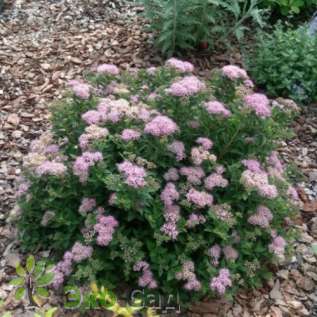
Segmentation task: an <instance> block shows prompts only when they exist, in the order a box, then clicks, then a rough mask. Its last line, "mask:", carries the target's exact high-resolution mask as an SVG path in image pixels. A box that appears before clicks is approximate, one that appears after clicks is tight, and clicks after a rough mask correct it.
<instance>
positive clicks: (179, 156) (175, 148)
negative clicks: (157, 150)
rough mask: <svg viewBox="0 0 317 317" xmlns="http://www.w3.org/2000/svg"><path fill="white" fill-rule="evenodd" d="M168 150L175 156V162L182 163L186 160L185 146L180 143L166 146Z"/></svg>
mask: <svg viewBox="0 0 317 317" xmlns="http://www.w3.org/2000/svg"><path fill="white" fill-rule="evenodd" d="M167 148H168V150H169V151H171V152H172V153H174V154H175V155H176V161H182V160H183V159H184V158H186V153H185V145H184V143H183V142H181V141H174V142H173V143H171V144H170V145H168V147H167Z"/></svg>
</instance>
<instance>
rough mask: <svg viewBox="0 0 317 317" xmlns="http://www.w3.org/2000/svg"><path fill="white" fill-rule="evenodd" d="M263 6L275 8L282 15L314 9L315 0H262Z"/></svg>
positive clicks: (316, 2) (316, 0) (316, 3)
mask: <svg viewBox="0 0 317 317" xmlns="http://www.w3.org/2000/svg"><path fill="white" fill-rule="evenodd" d="M262 4H263V6H264V7H266V6H268V7H270V8H271V9H273V10H275V9H277V10H278V11H279V12H280V13H281V14H283V15H289V14H299V13H300V12H303V11H305V10H311V9H313V10H314V9H315V8H316V5H317V0H264V1H263V3H262Z"/></svg>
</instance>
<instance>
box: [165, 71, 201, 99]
mask: <svg viewBox="0 0 317 317" xmlns="http://www.w3.org/2000/svg"><path fill="white" fill-rule="evenodd" d="M203 89H205V84H204V83H203V82H201V81H200V80H199V79H198V78H197V77H195V76H186V77H184V78H183V79H180V80H179V81H176V82H175V83H173V84H172V85H171V87H170V88H168V89H167V93H169V94H170V95H172V96H176V97H187V96H193V95H195V94H197V93H198V92H200V91H201V90H203Z"/></svg>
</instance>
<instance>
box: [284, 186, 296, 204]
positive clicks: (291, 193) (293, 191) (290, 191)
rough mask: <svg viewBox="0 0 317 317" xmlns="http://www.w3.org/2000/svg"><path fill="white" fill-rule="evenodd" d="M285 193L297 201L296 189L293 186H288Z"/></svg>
mask: <svg viewBox="0 0 317 317" xmlns="http://www.w3.org/2000/svg"><path fill="white" fill-rule="evenodd" d="M286 195H287V196H288V197H289V198H290V199H292V200H293V201H295V202H298V201H299V196H298V193H297V190H296V188H294V187H293V186H289V187H288V189H287V192H286Z"/></svg>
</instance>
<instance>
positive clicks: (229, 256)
mask: <svg viewBox="0 0 317 317" xmlns="http://www.w3.org/2000/svg"><path fill="white" fill-rule="evenodd" d="M223 254H224V256H225V258H226V260H229V261H230V260H232V261H235V260H236V259H237V258H238V257H239V253H238V251H237V250H236V249H234V248H233V247H232V246H230V245H227V246H225V247H224V248H223Z"/></svg>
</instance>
